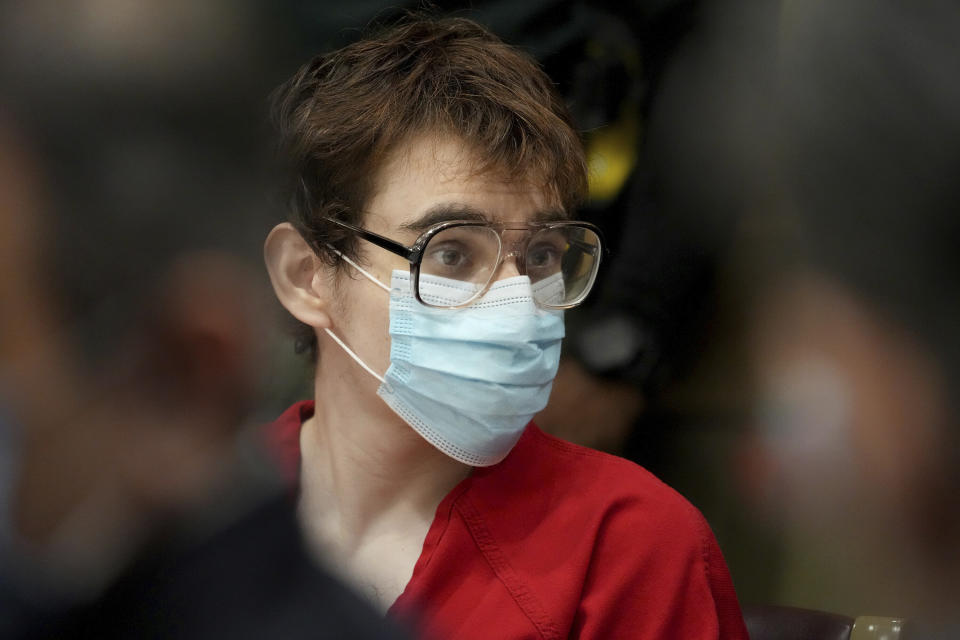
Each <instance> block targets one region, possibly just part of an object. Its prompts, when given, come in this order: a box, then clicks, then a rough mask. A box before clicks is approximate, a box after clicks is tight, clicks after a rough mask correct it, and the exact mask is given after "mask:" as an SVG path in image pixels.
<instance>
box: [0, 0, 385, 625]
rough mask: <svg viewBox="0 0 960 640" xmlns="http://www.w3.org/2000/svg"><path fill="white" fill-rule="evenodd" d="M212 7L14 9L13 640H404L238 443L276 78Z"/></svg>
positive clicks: (7, 202) (1, 113) (3, 556)
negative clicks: (320, 551) (332, 563)
mask: <svg viewBox="0 0 960 640" xmlns="http://www.w3.org/2000/svg"><path fill="white" fill-rule="evenodd" d="M215 4H216V3H204V6H203V7H201V8H197V9H192V6H193V5H192V3H162V4H161V3H153V4H150V3H137V6H136V9H134V8H133V7H132V5H124V4H122V3H121V4H117V3H112V2H106V3H104V2H82V3H75V4H73V5H71V6H70V7H64V6H62V5H60V4H59V3H57V5H56V6H53V5H52V4H51V3H46V2H38V3H30V4H28V5H20V4H16V5H14V4H12V3H10V4H4V5H3V6H2V7H0V25H2V27H0V29H2V30H3V37H2V38H0V40H2V43H3V44H2V45H0V49H2V54H3V55H2V57H0V79H2V81H3V84H2V86H3V88H4V93H3V96H2V102H0V636H3V637H4V638H20V637H29V638H43V637H57V638H67V637H94V636H95V637H107V638H112V637H131V636H137V637H141V636H149V637H171V638H200V637H203V638H207V637H219V636H229V637H241V638H244V637H246V638H254V637H256V638H260V637H268V636H271V637H272V636H276V637H284V638H295V637H329V638H340V637H350V638H388V637H395V634H394V633H392V632H391V631H390V630H389V629H388V628H387V625H386V624H384V623H383V622H381V621H379V620H378V619H377V618H376V616H371V615H370V614H369V611H368V607H367V606H366V605H364V604H363V603H362V602H361V601H360V600H359V599H358V598H356V597H355V596H353V595H352V594H350V593H348V592H347V591H346V590H345V588H343V587H342V586H340V584H339V583H337V582H335V581H334V580H333V579H332V578H330V577H329V576H328V575H326V574H325V573H323V572H321V571H320V570H319V569H317V568H316V567H315V565H314V564H313V562H312V561H311V559H310V557H309V556H308V555H307V553H306V552H305V549H304V546H303V544H302V537H301V535H300V532H299V528H298V525H297V522H296V519H295V517H294V513H293V509H292V505H291V504H290V503H289V500H288V498H287V497H286V496H285V495H284V494H282V493H279V484H278V483H277V482H274V481H272V480H271V472H270V468H269V467H268V466H267V464H266V462H265V460H262V459H261V460H260V461H259V462H258V459H257V457H256V451H255V450H253V449H251V448H249V447H245V446H243V441H242V439H241V438H240V437H239V436H240V431H239V429H240V427H241V426H242V425H243V423H244V421H245V416H246V414H247V413H248V411H249V410H250V408H251V404H252V402H254V401H255V399H256V396H257V393H256V391H257V387H258V384H259V380H258V377H259V376H258V367H259V366H260V362H261V358H260V357H259V356H260V354H261V353H262V349H261V342H262V335H263V331H264V325H263V324H262V323H261V322H260V320H261V318H260V312H259V311H260V309H261V308H262V304H261V302H260V300H259V294H258V293H257V287H258V285H261V284H262V283H261V282H260V280H261V278H259V277H257V276H256V275H255V274H256V272H255V271H253V270H251V269H250V268H249V267H248V266H247V264H246V261H245V260H244V259H243V258H242V257H241V255H242V253H243V251H244V249H245V248H249V247H250V246H251V244H250V243H249V242H248V241H247V240H249V239H251V238H253V237H255V236H257V235H259V232H260V230H259V229H258V228H257V226H256V224H255V220H256V217H257V216H258V215H262V214H263V211H262V208H261V206H260V205H259V204H258V203H260V202H262V201H263V198H262V196H263V190H264V189H265V188H266V186H267V183H266V180H265V175H264V174H263V173H262V172H261V171H260V169H259V165H260V164H261V163H262V157H263V155H262V151H263V149H262V147H261V146H260V145H259V144H258V142H257V138H258V136H257V135H256V134H257V132H258V131H259V127H258V126H257V121H258V120H260V119H261V113H262V112H263V107H264V106H265V105H264V103H265V100H264V98H265V95H266V94H265V92H264V91H263V89H264V87H265V86H266V85H265V83H267V84H269V83H270V82H271V80H268V79H266V78H268V77H269V76H267V75H261V74H266V72H267V71H268V70H269V68H270V65H271V64H272V63H270V61H269V59H268V58H259V57H258V55H259V52H260V50H259V49H258V48H257V47H252V46H244V45H248V44H249V41H247V40H246V39H245V36H244V34H248V35H249V33H250V31H249V28H250V26H251V23H250V22H247V21H246V20H247V19H248V18H249V17H250V15H251V14H241V13H238V12H237V11H236V7H235V6H232V5H231V7H230V11H226V9H227V8H228V7H227V6H226V5H224V4H218V5H216V6H215ZM241 15H242V17H239V16H241ZM253 24H256V25H257V28H258V36H259V37H260V38H268V36H269V30H268V29H267V26H266V25H267V23H265V22H255V23H253ZM188 61H189V62H191V64H189V65H188V66H184V63H185V62H188ZM257 243H259V242H257ZM251 458H252V459H251Z"/></svg>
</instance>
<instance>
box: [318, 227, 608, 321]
mask: <svg viewBox="0 0 960 640" xmlns="http://www.w3.org/2000/svg"><path fill="white" fill-rule="evenodd" d="M325 220H327V221H328V222H332V223H334V224H336V225H338V226H340V227H342V228H344V229H347V230H348V231H352V232H354V233H356V234H357V235H358V236H359V237H361V238H363V239H364V240H366V241H368V242H371V243H373V244H375V245H377V246H378V247H380V248H381V249H386V250H387V251H389V252H390V253H393V254H395V255H398V256H400V257H401V258H404V259H405V260H407V262H409V263H410V280H411V281H412V282H413V294H414V296H415V297H416V299H417V302H419V303H420V304H422V305H424V306H427V307H434V308H439V309H444V308H445V309H457V308H460V307H465V306H467V305H469V304H470V303H472V302H473V301H474V300H476V299H477V298H478V297H480V296H482V295H483V293H484V292H485V291H486V290H487V288H488V287H489V286H490V284H491V283H492V282H493V275H494V274H495V273H496V270H497V268H499V266H500V263H501V262H502V261H503V258H504V256H503V232H504V231H530V230H536V231H535V232H539V231H542V230H545V229H553V228H557V227H579V228H583V229H588V230H589V231H592V232H593V233H594V234H596V236H597V245H596V246H593V245H588V246H587V247H581V248H582V249H586V250H588V252H589V253H591V254H593V256H594V257H595V258H596V260H594V263H593V269H592V270H591V273H590V280H589V281H588V282H587V285H586V286H585V287H584V288H583V292H581V293H580V295H578V296H577V297H576V298H575V299H574V300H572V301H570V302H567V303H565V304H561V305H553V304H542V303H540V301H537V304H538V305H540V306H542V307H544V308H547V309H571V308H573V307H576V306H577V305H579V304H580V303H582V302H583V301H584V300H585V299H586V297H587V295H588V294H589V293H590V291H591V290H592V289H593V284H594V282H595V281H596V279H597V272H598V271H599V269H600V258H601V256H602V255H603V253H604V251H605V242H604V239H603V234H602V233H601V232H600V229H599V228H598V227H597V226H596V225H594V224H591V223H589V222H581V221H578V220H555V221H551V222H485V221H479V220H450V221H447V222H439V223H437V224H435V225H433V226H432V227H430V228H429V229H427V230H426V231H424V232H423V233H421V234H420V236H419V237H417V239H416V240H415V241H414V243H413V244H412V245H410V246H409V247H408V246H406V245H404V244H402V243H400V242H397V241H396V240H391V239H390V238H388V237H386V236H382V235H380V234H379V233H374V232H373V231H367V230H366V229H363V228H360V227H357V226H354V225H352V224H350V223H348V222H344V221H342V220H337V219H336V218H325ZM455 227H486V228H489V229H493V230H494V231H496V232H497V239H498V241H499V242H500V248H499V249H500V250H499V253H500V256H499V258H498V260H497V265H496V266H495V267H494V269H493V271H492V272H491V276H490V280H489V281H488V282H487V284H486V285H485V286H484V287H483V289H482V290H481V291H480V292H479V293H477V295H476V296H474V297H473V298H471V299H470V300H468V301H466V302H464V303H462V304H459V305H453V306H450V307H439V306H437V305H434V304H429V303H427V302H425V301H424V300H423V298H421V297H420V263H421V262H422V261H423V255H424V249H425V248H426V246H427V243H429V242H430V240H431V238H433V237H434V236H435V235H437V234H438V233H440V232H441V231H446V230H447V229H453V228H455ZM532 235H533V234H532V233H531V234H530V236H532ZM524 255H525V254H524ZM521 262H523V263H524V264H521ZM525 262H526V261H525V260H523V261H521V260H517V270H518V271H519V272H520V275H527V274H526V264H525Z"/></svg>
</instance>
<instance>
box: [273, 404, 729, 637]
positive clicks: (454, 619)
mask: <svg viewBox="0 0 960 640" xmlns="http://www.w3.org/2000/svg"><path fill="white" fill-rule="evenodd" d="M312 413H313V403H312V402H301V403H298V404H295V405H294V406H292V407H291V408H290V409H288V410H287V411H286V412H284V414H283V415H282V416H280V418H279V419H278V420H277V421H276V422H274V423H273V424H272V425H270V427H269V437H270V440H271V442H272V448H273V449H274V450H275V451H276V452H277V453H278V454H279V455H280V456H281V462H282V464H283V466H284V468H285V469H286V470H288V471H289V472H290V473H291V477H292V478H296V474H297V472H298V468H299V459H300V449H299V434H300V425H301V423H302V421H303V420H305V419H306V418H308V417H310V415H312ZM389 615H391V616H394V617H397V618H400V619H403V620H411V619H417V620H419V621H420V625H419V626H420V627H421V629H423V630H424V631H425V633H426V634H427V635H428V636H429V637H433V638H477V639H481V638H482V639H484V640H489V639H491V638H496V639H497V640H512V639H520V638H549V639H560V638H580V639H583V640H586V639H604V640H606V639H613V640H617V639H626V638H651V639H652V638H663V639H670V640H695V639H698V638H705V639H706V638H711V639H712V638H731V639H742V640H747V633H746V629H745V627H744V624H743V619H742V616H741V613H740V608H739V605H738V604H737V598H736V595H735V594H734V590H733V584H732V583H731V580H730V574H729V572H728V570H727V567H726V564H725V563H724V560H723V557H722V556H721V554H720V549H719V547H718V546H717V542H716V540H715V539H714V536H713V533H712V532H711V531H710V528H709V526H708V525H707V523H706V521H705V520H704V518H703V516H702V515H701V514H700V513H699V511H697V510H696V509H695V508H694V507H693V506H692V505H690V504H689V503H688V502H687V501H686V500H685V499H684V498H682V497H681V496H680V495H679V494H677V493H676V492H675V491H673V490H672V489H670V488H669V487H667V486H666V485H664V484H663V483H662V482H660V481H659V480H657V479H656V478H654V477H653V476H652V475H651V474H650V473H649V472H647V471H646V470H644V469H643V468H641V467H639V466H637V465H636V464H633V463H632V462H629V461H627V460H623V459H621V458H617V457H615V456H611V455H608V454H604V453H600V452H598V451H593V450H591V449H586V448H584V447H580V446H577V445H573V444H570V443H568V442H564V441H563V440H559V439H557V438H554V437H552V436H549V435H547V434H544V433H543V432H542V431H540V430H539V429H538V428H537V427H536V425H534V424H532V423H531V424H530V425H528V426H527V429H526V431H525V432H524V434H523V436H522V437H521V439H520V441H519V442H518V443H517V445H516V447H515V448H514V449H513V451H511V452H510V455H508V456H507V458H506V459H505V460H504V461H503V462H501V463H499V464H497V465H495V466H492V467H480V468H476V469H475V470H474V472H473V474H472V475H471V476H470V477H468V478H467V479H466V480H464V481H463V482H461V483H460V484H458V485H457V486H456V487H455V488H454V489H453V490H452V491H451V492H450V493H449V494H448V495H447V496H446V497H445V498H444V499H443V501H442V502H441V503H440V506H439V507H438V508H437V513H436V516H435V518H434V521H433V524H432V525H431V527H430V530H429V531H428V533H427V537H426V539H425V541H424V544H423V550H422V551H421V553H420V558H419V560H418V561H417V563H416V565H415V567H414V570H413V576H412V577H411V578H410V582H409V583H408V584H407V587H406V589H405V590H404V592H403V593H402V594H401V595H400V597H399V598H398V599H397V601H396V602H395V603H394V604H393V606H392V607H391V608H390V611H389Z"/></svg>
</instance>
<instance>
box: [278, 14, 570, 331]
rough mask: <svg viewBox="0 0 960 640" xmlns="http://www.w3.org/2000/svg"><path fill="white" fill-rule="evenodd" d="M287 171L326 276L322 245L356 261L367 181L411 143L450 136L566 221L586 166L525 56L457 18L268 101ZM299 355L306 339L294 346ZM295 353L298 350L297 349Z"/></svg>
mask: <svg viewBox="0 0 960 640" xmlns="http://www.w3.org/2000/svg"><path fill="white" fill-rule="evenodd" d="M274 121H275V124H276V126H277V129H278V131H279V134H280V145H281V155H282V159H283V161H284V162H285V163H288V164H287V166H288V168H289V174H290V175H289V177H290V180H289V182H288V185H289V187H288V191H287V194H286V198H287V200H288V202H289V203H290V204H289V206H290V210H291V211H290V213H291V221H292V223H293V224H294V225H295V226H296V227H297V229H298V230H299V231H300V233H301V234H303V236H304V238H306V239H307V241H308V242H310V243H311V244H312V246H313V248H314V249H315V250H316V251H317V253H318V255H319V256H320V257H321V258H323V259H324V260H326V261H327V262H328V263H329V264H337V263H338V260H337V258H336V255H335V254H334V253H332V252H331V251H330V250H329V248H328V245H330V246H333V247H335V248H336V249H337V250H339V251H341V252H343V254H345V255H347V256H350V257H356V252H357V245H356V238H354V237H352V236H350V234H349V232H344V231H343V230H342V228H341V227H339V226H337V225H335V224H332V223H330V222H329V221H328V220H327V218H337V219H340V220H343V221H346V222H350V223H351V224H354V225H358V226H362V224H363V209H364V206H365V204H366V201H367V199H368V197H369V196H370V191H371V188H372V186H373V185H372V178H373V177H374V176H376V174H377V170H378V169H380V168H381V167H382V166H383V163H384V162H385V161H386V160H387V159H388V157H389V156H390V154H391V153H392V152H393V151H395V150H396V149H397V148H398V146H399V145H401V144H403V143H404V142H406V141H408V140H409V139H410V138H411V137H412V136H414V135H417V134H422V133H438V134H450V135H453V136H455V137H458V138H460V139H462V140H464V141H466V142H467V143H468V144H469V145H470V147H472V149H473V151H474V152H475V153H476V155H477V158H478V160H479V163H480V167H479V170H481V171H487V170H497V171H505V172H508V175H515V176H521V177H523V178H524V179H530V180H537V181H539V182H540V183H541V184H542V185H543V186H544V188H545V189H548V190H549V191H550V192H551V193H552V194H553V195H554V196H555V197H556V199H557V201H558V204H560V205H561V206H562V207H563V208H564V210H565V211H568V212H570V211H572V210H573V209H574V208H575V207H576V206H577V205H578V204H579V202H580V201H581V200H582V199H583V197H584V195H585V193H586V187H587V177H586V162H585V159H584V153H583V147H582V144H581V142H580V139H579V136H578V135H577V133H576V131H575V130H574V127H573V123H572V121H571V119H570V115H569V113H568V112H567V109H566V107H565V105H564V104H563V101H562V99H561V98H560V96H559V94H558V93H557V91H556V89H555V88H554V86H553V84H552V82H551V81H550V79H549V78H548V77H547V76H546V74H545V73H544V72H543V70H542V69H541V68H540V66H539V65H538V64H537V63H536V62H535V61H534V60H533V59H532V58H531V57H530V56H528V55H527V54H525V53H523V52H522V51H520V50H518V49H516V48H513V47H511V46H509V45H507V44H505V43H503V42H502V41H501V40H500V39H499V38H497V37H496V36H495V35H493V34H492V33H491V32H490V31H488V30H487V29H485V28H484V27H482V26H480V25H479V24H477V23H475V22H472V21H470V20H467V19H463V18H441V19H430V18H423V17H408V18H406V19H405V20H403V21H402V22H400V23H398V24H395V25H393V26H391V27H389V28H387V29H385V30H384V31H382V32H380V33H379V34H376V35H374V36H372V37H370V38H366V39H363V40H360V41H358V42H355V43H353V44H351V45H349V46H347V47H344V48H342V49H339V50H337V51H334V52H332V53H329V54H325V55H320V56H317V57H316V58H314V59H313V60H312V61H311V62H309V63H308V64H306V65H305V66H303V67H302V68H301V69H300V70H299V71H297V73H296V74H295V75H294V76H293V77H292V78H291V79H290V80H289V81H287V82H286V83H285V84H283V85H282V86H281V87H280V88H279V89H277V91H276V93H275V95H274ZM298 338H299V339H300V341H301V344H300V346H299V347H298V350H303V348H304V347H307V348H310V349H311V350H312V349H314V348H315V337H314V336H313V332H312V330H311V331H310V335H309V336H307V335H306V334H305V333H303V334H301V335H299V336H298ZM304 343H305V344H304Z"/></svg>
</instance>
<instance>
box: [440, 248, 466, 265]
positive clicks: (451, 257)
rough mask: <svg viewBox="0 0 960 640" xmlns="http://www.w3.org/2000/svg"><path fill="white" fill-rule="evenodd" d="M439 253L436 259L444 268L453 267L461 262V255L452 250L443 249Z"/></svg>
mask: <svg viewBox="0 0 960 640" xmlns="http://www.w3.org/2000/svg"><path fill="white" fill-rule="evenodd" d="M439 253H440V255H439V256H438V259H439V260H440V262H441V263H442V264H443V266H445V267H455V266H457V265H458V264H460V262H461V261H462V260H463V254H461V253H460V252H459V251H455V250H453V249H445V250H443V251H440V252H439Z"/></svg>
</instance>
